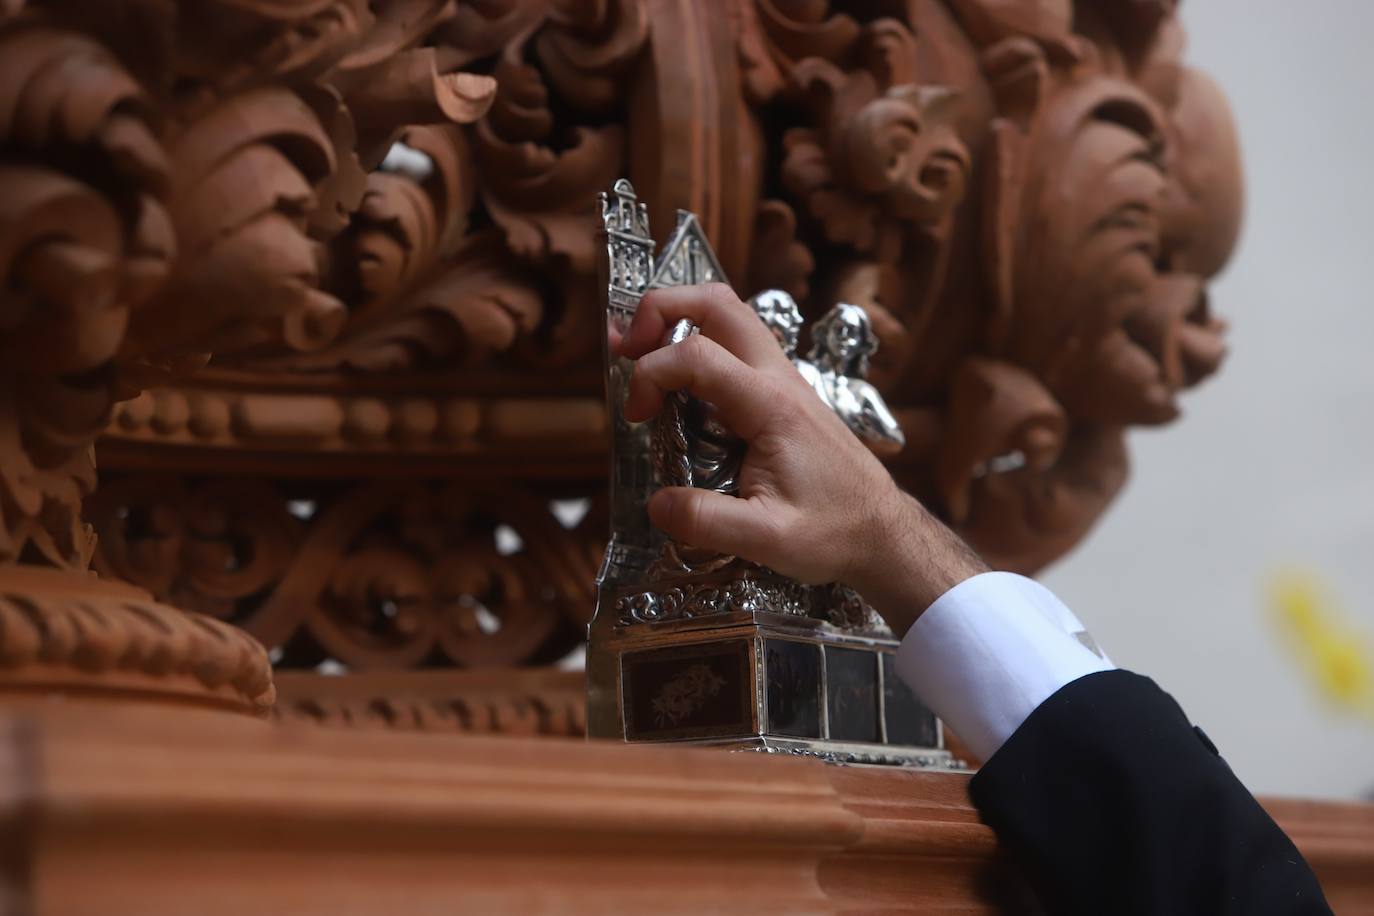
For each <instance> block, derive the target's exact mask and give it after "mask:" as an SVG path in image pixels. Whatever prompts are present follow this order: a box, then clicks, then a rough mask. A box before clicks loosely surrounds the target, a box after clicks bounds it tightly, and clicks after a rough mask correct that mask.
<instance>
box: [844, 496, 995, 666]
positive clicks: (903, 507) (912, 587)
mask: <svg viewBox="0 0 1374 916" xmlns="http://www.w3.org/2000/svg"><path fill="white" fill-rule="evenodd" d="M874 531H875V532H876V535H875V538H874V543H873V544H872V545H871V549H870V550H868V551H865V553H864V555H863V556H862V557H860V558H859V560H858V561H857V562H856V564H855V568H854V570H853V572H852V573H851V574H850V576H849V581H848V584H850V585H852V586H854V587H855V588H856V589H858V590H859V593H860V594H862V595H863V596H864V598H865V599H866V600H867V601H868V603H869V604H871V605H872V606H873V609H874V610H876V611H877V612H878V613H879V614H880V615H881V616H882V618H883V620H885V621H886V622H887V625H888V626H889V627H891V628H892V632H893V633H894V634H895V635H896V636H897V638H899V639H900V638H901V637H902V636H904V635H906V633H907V631H908V630H909V629H910V628H911V626H912V624H914V623H915V622H916V620H917V618H919V617H920V616H921V614H922V613H924V612H925V610H926V609H927V608H929V607H930V606H931V605H932V604H934V603H935V601H936V600H937V599H938V598H939V597H940V596H941V595H943V594H945V593H946V592H948V591H949V590H950V589H952V588H954V587H955V586H956V585H958V584H959V583H961V582H963V581H965V580H966V579H970V578H972V577H974V576H976V575H979V574H980V573H985V572H987V571H988V565H987V564H986V563H984V562H983V560H982V559H981V558H980V557H979V556H978V555H977V554H976V553H974V552H973V550H972V549H971V548H970V547H969V546H968V545H966V544H965V543H964V542H963V541H962V540H961V539H960V538H959V536H958V535H956V534H955V533H954V532H952V531H950V530H949V528H948V527H946V525H945V524H944V522H942V521H940V520H939V519H938V518H936V517H935V516H934V515H932V514H931V513H930V512H929V511H928V510H927V509H926V508H925V507H924V506H922V505H921V503H920V502H919V501H917V500H916V499H915V498H914V497H912V496H911V495H909V494H907V493H904V492H902V491H901V490H900V489H898V488H897V487H896V486H895V484H894V485H893V488H892V494H891V495H890V496H889V497H888V498H887V499H886V500H884V501H883V504H882V507H881V510H880V511H879V513H878V518H877V519H876V520H875V524H874Z"/></svg>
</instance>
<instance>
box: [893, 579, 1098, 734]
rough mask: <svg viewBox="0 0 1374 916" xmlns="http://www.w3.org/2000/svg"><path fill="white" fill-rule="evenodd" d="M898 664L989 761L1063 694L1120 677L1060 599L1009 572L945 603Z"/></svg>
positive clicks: (914, 633)
mask: <svg viewBox="0 0 1374 916" xmlns="http://www.w3.org/2000/svg"><path fill="white" fill-rule="evenodd" d="M896 661H897V675H898V676H899V677H901V679H902V680H904V681H906V683H907V684H908V685H910V687H911V689H912V690H914V691H915V692H916V695H917V696H918V697H920V698H921V701H922V702H924V703H925V704H926V706H928V707H929V708H930V709H931V710H932V711H934V713H935V714H936V715H937V716H939V717H940V718H941V719H943V720H944V721H945V722H946V723H948V725H949V727H950V728H952V729H953V730H954V732H955V733H956V734H957V735H958V736H959V737H960V739H962V740H963V742H964V743H965V744H966V745H968V748H969V750H970V751H971V752H972V753H973V754H975V755H976V756H977V757H978V758H979V759H981V760H988V759H989V758H991V757H992V755H993V754H994V753H995V752H996V751H997V749H998V748H999V747H1001V746H1002V743H1003V742H1004V741H1006V740H1007V739H1008V738H1010V737H1011V734H1012V732H1014V731H1016V729H1017V728H1018V727H1019V726H1020V725H1021V723H1022V722H1024V721H1026V717H1027V716H1029V715H1030V714H1031V713H1032V712H1034V711H1035V708H1036V707H1037V706H1039V705H1040V704H1041V703H1043V702H1044V701H1045V700H1047V699H1049V697H1050V696H1051V695H1052V694H1053V693H1055V692H1056V691H1057V690H1059V688H1061V687H1063V686H1064V685H1065V684H1068V683H1070V682H1071V681H1076V680H1078V679H1079V678H1080V677H1084V676H1085V675H1089V674H1094V673H1096V672H1098V671H1110V670H1112V669H1113V668H1115V667H1116V666H1115V665H1113V664H1112V663H1111V659H1109V658H1107V657H1106V655H1105V654H1101V652H1100V650H1098V649H1097V647H1096V645H1095V644H1094V643H1093V641H1092V637H1090V636H1088V634H1087V631H1086V630H1084V628H1083V624H1082V623H1080V622H1079V620H1078V618H1077V617H1075V616H1074V614H1073V611H1070V610H1069V609H1068V608H1067V607H1065V606H1064V603H1063V602H1062V601H1060V600H1059V599H1058V598H1056V597H1055V595H1054V593H1053V592H1051V591H1050V590H1049V589H1047V588H1045V587H1044V586H1043V585H1041V584H1040V583H1039V582H1036V581H1034V580H1032V579H1027V578H1026V577H1024V576H1018V575H1016V574H1014V573H1004V572H989V573H983V574H982V575H978V576H974V577H973V578H971V579H966V580H964V581H963V582H961V583H959V584H958V585H956V586H954V588H951V589H950V590H949V591H947V592H945V593H944V594H943V595H941V596H940V598H939V599H938V600H936V602H935V603H934V604H932V605H931V606H930V608H929V609H928V610H927V611H926V612H925V613H924V614H922V615H921V616H920V617H919V618H917V620H916V623H915V624H913V625H912V627H911V629H910V631H908V632H907V634H906V637H905V638H904V639H903V640H902V644H901V646H900V647H899V648H898V649H897V659H896Z"/></svg>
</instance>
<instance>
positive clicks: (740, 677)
mask: <svg viewBox="0 0 1374 916" xmlns="http://www.w3.org/2000/svg"><path fill="white" fill-rule="evenodd" d="M600 216H601V220H602V230H603V236H604V243H605V248H604V250H605V256H604V258H603V260H602V265H603V280H604V283H605V290H606V322H607V332H608V335H609V333H610V332H611V331H616V332H618V333H619V334H621V335H623V334H624V333H625V332H626V330H627V329H628V328H629V325H630V321H631V319H632V318H633V316H634V312H635V308H636V307H637V306H638V304H639V300H640V297H641V296H642V295H643V294H644V293H645V292H646V291H647V290H649V289H653V288H655V287H662V286H683V285H689V284H694V283H708V282H726V280H725V274H724V271H722V270H721V267H720V263H719V262H718V261H717V259H716V256H715V253H714V252H713V251H712V250H711V246H710V244H709V243H708V242H707V240H706V238H705V236H704V234H703V232H702V229H701V225H700V223H699V222H698V221H697V219H696V217H695V216H694V215H693V214H691V213H687V212H684V211H681V210H679V211H678V214H677V225H676V227H675V228H674V230H673V234H672V237H671V238H670V239H669V241H668V243H667V245H666V246H665V247H664V249H663V251H662V252H661V253H659V254H658V255H657V256H655V254H654V241H653V238H652V236H651V235H650V234H649V218H648V211H647V208H646V207H645V205H644V204H642V203H640V202H639V200H638V199H637V198H636V197H635V192H634V188H633V187H631V185H630V183H629V182H628V181H625V180H621V181H617V182H616V183H615V187H614V188H613V189H612V190H611V191H610V192H609V193H607V194H603V195H601V213H600ZM750 302H751V304H752V305H753V306H754V309H755V311H756V312H757V313H758V315H759V318H760V320H761V321H763V322H764V324H765V325H766V326H767V327H768V328H769V329H770V330H772V331H773V333H774V335H775V336H776V337H777V339H778V344H779V346H781V347H782V348H783V350H784V352H786V353H787V354H788V355H789V356H790V357H791V358H792V359H793V362H794V363H795V365H796V366H797V370H798V372H800V373H801V374H802V375H803V377H804V378H806V380H807V381H808V382H809V383H810V384H811V387H812V388H813V389H814V390H815V391H816V393H817V395H818V396H819V397H820V398H821V399H822V400H824V401H825V402H826V403H827V404H829V405H830V406H831V407H832V409H834V410H835V411H836V413H838V414H839V415H840V416H841V417H842V418H843V419H844V420H845V422H846V423H847V424H848V425H849V427H850V429H852V430H853V431H854V432H855V434H856V435H858V436H860V438H862V439H863V440H864V441H865V442H867V443H868V444H869V445H870V446H871V447H872V448H874V449H875V450H876V451H879V452H883V451H890V450H895V449H899V448H901V446H902V433H901V429H900V427H899V426H898V425H897V423H896V421H895V420H894V419H893V417H892V415H891V414H890V413H889V411H888V409H887V407H886V405H885V404H884V403H883V400H882V398H881V396H879V395H878V393H877V391H876V390H874V389H873V387H872V386H871V385H869V384H868V382H867V381H865V380H864V375H865V374H866V372H867V365H868V356H869V355H870V354H871V353H872V352H873V350H874V349H875V348H876V345H877V342H876V339H875V337H874V335H873V332H872V329H871V327H870V326H869V322H868V317H867V315H866V314H865V313H864V311H863V310H862V309H860V308H858V307H857V306H853V305H844V304H842V305H837V306H836V307H835V308H834V309H832V310H831V311H830V312H828V313H827V314H826V315H825V316H824V317H822V318H821V319H819V320H818V321H816V322H815V323H814V324H813V325H812V328H811V338H812V341H813V346H812V348H811V350H810V351H809V352H808V354H807V356H806V358H804V359H803V358H799V357H798V355H797V352H796V351H797V345H798V340H799V332H800V329H801V323H802V319H801V314H800V312H799V310H798V308H797V305H796V303H795V302H793V301H792V298H791V297H790V296H788V295H787V294H786V293H783V292H779V291H776V290H770V291H766V292H763V293H759V294H758V295H756V296H754V297H753V299H751V300H750ZM694 331H695V329H694V328H692V326H691V325H690V324H689V323H687V322H682V323H679V324H678V325H677V326H676V327H674V328H673V329H672V330H671V331H670V338H671V339H681V338H683V337H685V336H687V335H688V334H691V333H694ZM605 362H606V398H607V407H608V409H609V411H610V419H611V424H610V425H611V437H612V439H611V512H610V515H611V540H610V544H609V546H608V547H607V548H606V557H605V560H604V562H603V564H602V567H601V573H600V575H599V577H598V580H597V585H598V592H597V606H596V614H595V616H594V617H593V619H592V622H591V624H590V627H589V644H588V648H587V684H588V703H587V706H588V708H587V730H588V733H589V735H591V736H592V737H596V738H613V739H617V740H623V741H679V742H691V743H695V744H710V745H717V746H725V747H733V748H740V749H753V750H762V751H773V752H780V753H795V754H807V755H814V756H819V757H822V758H824V759H827V760H832V761H837V762H846V763H883V764H905V765H913V766H926V767H952V766H955V765H957V762H956V761H955V760H954V759H953V758H952V756H951V755H950V754H949V752H948V751H946V750H945V749H944V741H943V736H942V734H941V726H940V723H939V721H938V720H937V719H936V718H935V716H934V715H933V714H932V713H931V712H930V711H929V710H927V709H926V708H924V707H923V706H922V705H921V703H920V702H919V701H918V700H917V699H916V697H915V696H914V695H913V694H912V693H911V691H910V690H909V689H908V688H907V687H906V685H905V684H903V683H902V682H901V681H899V680H898V679H897V677H896V672H895V671H894V669H893V664H892V662H893V657H894V652H895V650H896V648H897V643H896V640H895V639H893V636H892V633H891V631H889V630H888V629H887V627H886V626H885V625H884V624H883V622H882V620H881V619H880V618H879V617H878V616H877V615H876V614H875V613H874V612H873V610H872V609H871V608H870V607H869V606H868V605H867V604H866V603H865V602H864V600H863V598H862V597H861V596H860V595H859V594H857V593H856V592H855V591H853V590H852V589H850V588H848V587H846V586H844V585H841V584H839V583H835V584H831V585H823V586H811V585H805V584H802V583H800V582H797V581H795V580H793V579H790V578H787V577H785V576H781V575H778V574H777V573H775V572H773V571H772V570H769V569H767V568H765V567H762V566H758V565H756V564H754V563H750V562H749V561H747V560H745V559H743V558H740V557H731V556H721V555H718V554H712V553H704V552H702V551H700V550H698V549H696V548H693V547H691V546H689V545H685V544H677V543H674V542H673V541H672V540H670V539H668V538H667V537H666V536H665V535H663V534H662V533H661V532H659V531H658V530H656V529H655V528H654V527H653V526H652V525H651V524H650V522H649V517H648V513H647V510H646V506H647V503H648V500H649V497H650V495H652V493H653V492H654V490H655V489H656V488H658V487H660V486H698V487H710V488H712V489H717V490H720V491H722V492H726V493H735V492H737V490H738V483H737V481H738V473H739V468H740V464H741V462H742V460H743V457H744V443H743V442H741V441H740V440H739V439H737V438H735V437H734V436H733V435H732V434H731V433H730V431H729V430H728V429H725V428H724V427H722V426H721V425H720V423H719V422H718V421H717V420H716V419H715V416H714V411H713V410H712V409H711V406H710V405H709V404H704V403H702V402H700V401H697V400H696V399H694V398H691V397H689V396H687V395H685V394H678V395H674V396H671V397H670V398H669V399H668V400H667V402H666V403H665V405H664V409H663V411H662V412H661V413H660V415H659V416H658V417H657V418H655V419H654V420H652V421H650V422H647V423H640V424H634V423H629V422H627V421H626V420H625V417H624V413H623V407H624V401H625V395H626V392H627V390H628V383H629V378H630V374H631V373H632V372H633V371H634V364H633V363H632V362H630V361H629V360H626V359H623V358H620V357H618V356H615V355H614V354H611V353H610V352H609V350H608V351H607V355H606V360H605Z"/></svg>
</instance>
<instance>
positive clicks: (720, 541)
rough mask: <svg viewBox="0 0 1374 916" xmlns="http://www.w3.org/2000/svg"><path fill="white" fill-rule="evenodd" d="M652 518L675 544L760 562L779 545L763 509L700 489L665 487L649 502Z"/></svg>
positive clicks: (722, 494)
mask: <svg viewBox="0 0 1374 916" xmlns="http://www.w3.org/2000/svg"><path fill="white" fill-rule="evenodd" d="M649 519H650V520H651V521H652V522H653V523H654V525H656V526H657V527H658V528H659V530H661V531H662V532H663V533H664V534H666V535H668V536H669V537H670V538H672V539H673V540H675V541H679V542H681V543H683V544H690V545H691V546H693V547H701V548H705V549H707V550H715V551H717V552H719V553H728V554H734V555H735V556H740V557H744V558H745V559H746V560H753V561H755V562H759V561H760V560H761V559H762V557H764V556H766V555H767V554H768V553H769V552H770V550H771V549H772V548H773V547H774V546H775V542H774V538H773V535H772V525H771V524H770V522H769V519H768V515H767V513H766V512H765V511H764V509H763V507H761V506H760V505H758V503H755V502H751V501H750V500H747V499H741V498H739V497H737V496H727V495H726V494H724V493H718V492H716V491H715V490H703V489H698V488H697V487H665V488H664V489H662V490H659V491H658V492H657V493H655V494H654V495H653V497H652V498H651V499H650V500H649Z"/></svg>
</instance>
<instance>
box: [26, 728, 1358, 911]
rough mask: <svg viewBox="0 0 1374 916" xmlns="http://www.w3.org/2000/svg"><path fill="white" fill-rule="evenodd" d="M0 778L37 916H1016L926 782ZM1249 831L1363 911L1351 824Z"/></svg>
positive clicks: (197, 757) (972, 837) (369, 738)
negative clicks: (1282, 832) (1267, 836)
mask: <svg viewBox="0 0 1374 916" xmlns="http://www.w3.org/2000/svg"><path fill="white" fill-rule="evenodd" d="M0 771H3V779H0V786H3V792H4V803H3V819H4V823H3V824H0V830H3V835H4V836H5V837H6V838H7V841H8V842H7V843H6V847H5V848H6V850H7V853H8V855H7V856H5V857H4V859H3V863H4V871H3V875H4V880H5V882H6V886H5V887H3V888H0V894H4V895H5V897H4V899H6V901H7V902H10V903H11V904H12V905H13V906H15V907H17V908H18V909H19V910H22V911H25V912H29V913H33V914H35V916H42V914H49V913H73V912H97V911H98V912H105V913H138V914H140V916H160V914H178V916H179V914H183V913H186V912H196V913H198V914H205V916H215V914H234V916H240V914H242V913H254V912H280V911H282V909H283V907H288V908H289V910H290V912H292V913H293V914H295V916H309V914H314V913H319V914H331V916H333V914H338V913H384V912H400V911H405V912H412V913H426V912H445V913H447V912H467V913H482V914H501V913H532V912H557V913H573V914H575V913H597V914H601V913H627V912H656V913H682V914H687V913H690V914H699V913H704V912H713V913H750V914H758V913H778V914H783V913H786V914H801V913H842V912H845V913H860V912H862V913H874V912H882V913H929V912H942V913H1024V912H1027V906H1026V904H1025V899H1026V898H1025V897H1024V887H1023V885H1022V882H1021V880H1020V878H1019V876H1018V875H1017V873H1016V870H1015V867H1014V865H1013V864H1012V863H1011V862H1010V861H1009V859H1008V858H1007V857H1006V856H1005V855H1003V854H1001V853H999V850H998V847H997V844H996V842H995V840H994V837H993V834H992V832H991V831H990V830H989V829H988V828H986V827H984V826H983V825H982V824H980V823H979V822H978V819H977V817H976V815H975V813H974V811H973V809H972V808H971V807H970V806H969V804H968V802H967V798H966V794H965V785H966V777H962V776H957V775H950V774H922V773H903V772H894V771H887V770H872V769H862V768H841V767H830V766H825V765H821V764H816V763H813V762H809V761H801V760H796V759H791V758H778V757H768V756H759V755H752V754H728V753H722V752H712V751H701V750H679V749H672V748H663V747H656V748H627V747H624V746H618V745H609V744H595V743H590V744H589V743H584V742H578V741H557V740H531V739H522V738H498V737H489V738H474V737H458V736H443V735H432V734H431V735H424V734H410V735H407V734H391V735H389V736H388V737H387V738H386V740H378V737H377V735H376V734H373V733H368V732H365V731H360V730H347V729H300V728H295V729H282V728H280V727H275V726H272V725H270V724H268V723H264V722H261V721H256V720H253V719H249V718H246V717H236V716H225V715H222V714H220V715H215V714H211V713H206V712H194V711H188V712H185V713H184V714H182V715H179V716H177V717H175V719H173V718H171V717H168V716H167V715H165V713H164V714H161V715H157V714H150V712H149V711H148V710H139V709H135V708H124V707H104V708H98V709H96V708H82V707H81V706H80V705H79V704H75V703H72V704H67V706H66V707H65V708H63V709H61V710H58V711H54V710H51V709H50V710H47V711H45V712H43V713H42V714H41V715H38V714H35V715H28V714H25V713H23V712H20V711H15V710H11V711H10V712H9V713H7V715H6V717H5V718H3V719H0ZM1270 806H1271V809H1272V810H1273V811H1274V813H1275V814H1276V815H1277V817H1278V818H1279V820H1280V822H1281V823H1282V824H1283V826H1284V827H1285V829H1287V830H1288V831H1289V832H1290V834H1291V835H1292V836H1293V837H1294V839H1295V840H1296V841H1297V842H1298V845H1299V846H1300V847H1301V848H1302V849H1303V852H1304V853H1305V854H1306V855H1307V856H1308V857H1309V859H1310V860H1311V861H1312V864H1313V865H1314V866H1315V867H1316V869H1317V871H1318V873H1319V874H1320V875H1321V877H1322V879H1323V881H1324V883H1325V885H1326V888H1327V891H1328V894H1329V895H1330V896H1331V899H1332V902H1333V903H1334V904H1335V906H1336V908H1337V911H1338V912H1340V913H1342V914H1356V913H1371V912H1374V905H1371V901H1374V893H1371V891H1374V809H1371V808H1369V807H1368V806H1358V805H1333V804H1321V803H1314V802H1307V803H1294V802H1273V803H1271V805H1270ZM116 837H117V840H116Z"/></svg>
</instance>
